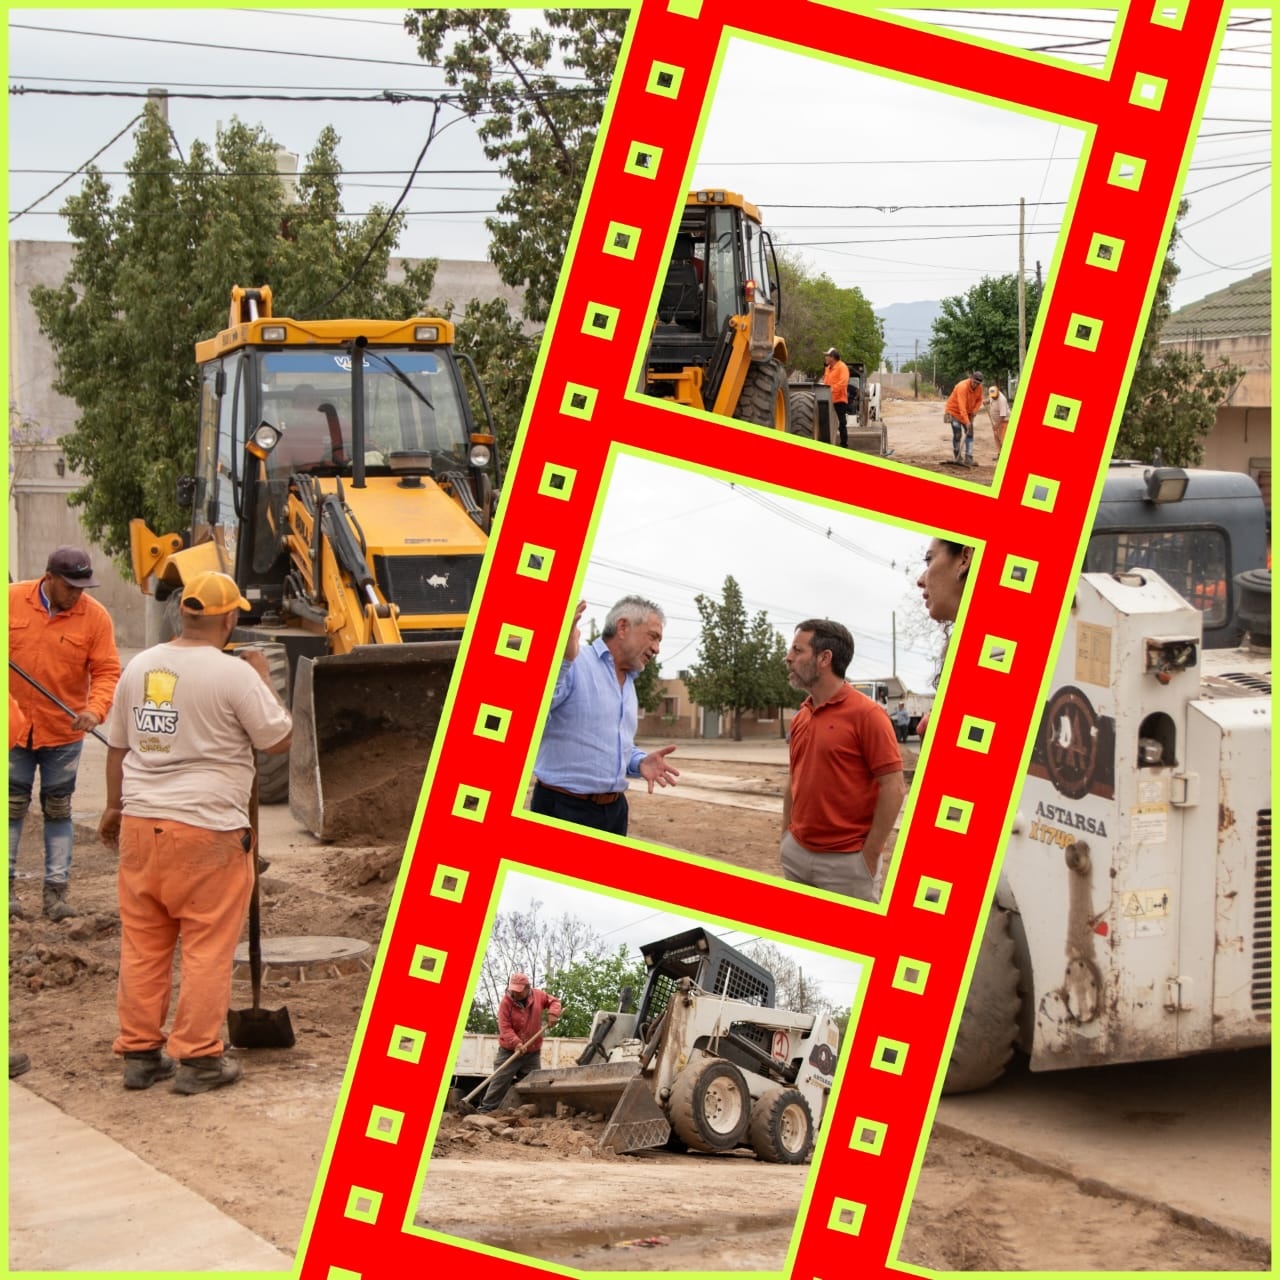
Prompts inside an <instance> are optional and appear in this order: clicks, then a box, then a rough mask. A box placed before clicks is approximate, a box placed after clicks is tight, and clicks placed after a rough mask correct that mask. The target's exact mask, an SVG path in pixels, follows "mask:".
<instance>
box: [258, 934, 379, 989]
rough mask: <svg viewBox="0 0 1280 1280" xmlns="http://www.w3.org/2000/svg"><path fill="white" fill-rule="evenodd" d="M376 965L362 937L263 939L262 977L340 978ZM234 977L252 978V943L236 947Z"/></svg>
mask: <svg viewBox="0 0 1280 1280" xmlns="http://www.w3.org/2000/svg"><path fill="white" fill-rule="evenodd" d="M372 967H373V947H372V946H371V945H370V944H369V943H367V942H361V941H360V939H359V938H326V937H305V938H263V940H262V977H263V981H264V982H265V981H270V980H271V979H272V978H292V979H294V980H295V981H298V982H310V981H314V980H315V979H317V978H341V977H343V976H344V975H345V974H350V973H361V972H363V973H368V972H369V970H370V969H371V968H372ZM234 976H235V977H236V978H239V979H242V980H244V981H246V982H247V981H248V980H249V944H248V942H242V943H241V944H240V945H239V946H238V947H237V948H236V967H235V973H234Z"/></svg>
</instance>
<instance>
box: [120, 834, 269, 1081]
mask: <svg viewBox="0 0 1280 1280" xmlns="http://www.w3.org/2000/svg"><path fill="white" fill-rule="evenodd" d="M248 835H249V833H248V829H247V828H245V829H242V830H239V831H209V830H206V829H205V828H204V827H191V826H188V825H187V824H186V823H185V822H174V821H171V820H170V819H167V818H131V817H125V818H123V819H122V820H121V823H120V870H119V875H118V877H117V881H118V885H119V893H120V985H119V989H118V992H117V996H116V1008H117V1011H118V1013H119V1017H120V1034H119V1035H118V1036H117V1037H116V1039H115V1043H114V1044H113V1045H112V1048H113V1049H114V1050H115V1052H116V1053H135V1052H139V1051H143V1050H147V1049H158V1048H160V1047H161V1046H162V1045H163V1044H164V1042H165V1034H164V1022H165V1018H166V1017H167V1016H168V1013H169V999H170V995H171V993H172V988H173V953H174V948H175V947H176V945H177V943H178V940H179V938H181V940H182V973H181V980H180V983H179V987H178V1007H177V1009H176V1010H175V1012H174V1016H173V1029H172V1030H171V1031H170V1032H169V1054H170V1056H171V1057H174V1058H177V1059H179V1060H181V1059H183V1058H202V1057H207V1056H210V1057H216V1056H217V1055H218V1054H220V1053H221V1052H222V1050H223V1043H222V1036H221V1032H222V1022H223V1019H224V1018H225V1017H226V1015H227V1009H228V1008H229V1007H230V1004H231V971H232V969H233V967H234V965H235V950H236V941H237V939H238V938H239V937H240V928H241V926H242V925H243V923H244V918H245V910H246V908H247V907H248V905H249V896H250V894H251V893H252V892H253V863H252V862H251V861H250V859H251V858H252V857H255V856H256V850H254V851H252V852H250V851H246V849H245V847H244V846H245V842H246V840H247V839H248Z"/></svg>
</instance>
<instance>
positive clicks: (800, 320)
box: [778, 251, 884, 377]
mask: <svg viewBox="0 0 1280 1280" xmlns="http://www.w3.org/2000/svg"><path fill="white" fill-rule="evenodd" d="M778 274H779V275H780V276H781V277H782V278H781V280H780V281H779V283H780V285H781V290H782V318H781V320H780V321H779V322H778V329H779V331H780V332H781V333H782V334H783V335H785V337H786V339H787V356H788V358H789V360H790V362H791V365H792V367H794V368H797V369H803V370H805V371H806V372H808V373H809V374H810V375H811V376H813V377H818V376H820V375H821V372H822V353H823V352H824V351H826V350H827V348H828V347H835V348H837V349H838V350H839V352H840V358H841V359H842V360H844V361H846V362H848V363H852V362H854V361H861V362H862V363H863V364H865V365H866V366H867V368H868V369H878V368H879V367H880V356H881V354H882V353H883V351H884V325H883V323H882V322H881V321H880V319H879V318H878V317H877V316H876V314H875V312H874V311H873V310H872V309H871V303H869V302H868V301H867V299H866V298H865V297H864V296H863V294H862V291H861V290H860V289H857V288H846V289H842V288H840V287H839V286H838V285H836V284H835V283H834V282H833V281H832V280H831V279H830V277H829V276H826V275H823V274H821V273H819V274H818V275H814V274H812V273H811V272H810V271H809V270H808V268H807V267H806V266H805V264H804V262H803V261H802V260H801V259H800V258H799V257H797V256H796V255H794V254H789V253H787V252H785V251H783V252H780V253H779V254H778Z"/></svg>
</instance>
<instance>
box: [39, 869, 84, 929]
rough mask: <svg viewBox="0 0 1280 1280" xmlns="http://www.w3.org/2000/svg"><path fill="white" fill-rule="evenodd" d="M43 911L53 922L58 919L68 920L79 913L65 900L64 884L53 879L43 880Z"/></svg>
mask: <svg viewBox="0 0 1280 1280" xmlns="http://www.w3.org/2000/svg"><path fill="white" fill-rule="evenodd" d="M44 913H45V915H46V916H47V917H48V918H49V919H50V920H52V921H53V922H54V923H55V924H56V923H57V922H58V921H59V920H70V919H71V918H72V917H73V916H77V915H79V914H80V913H79V912H78V911H77V910H76V909H75V908H74V907H73V906H72V905H71V904H70V903H69V902H68V901H67V886H66V884H58V883H57V882H56V881H53V880H46V881H45V882H44Z"/></svg>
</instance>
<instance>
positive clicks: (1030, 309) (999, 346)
mask: <svg viewBox="0 0 1280 1280" xmlns="http://www.w3.org/2000/svg"><path fill="white" fill-rule="evenodd" d="M1040 296H1041V287H1040V283H1039V281H1037V280H1028V281H1027V283H1026V316H1027V334H1028V335H1030V333H1031V331H1032V329H1033V328H1034V326H1035V320H1036V313H1037V312H1038V311H1039V309H1040ZM941 307H942V310H941V314H939V316H938V318H937V319H936V320H934V322H933V335H932V337H931V339H930V342H929V351H930V356H931V358H932V357H936V358H937V368H938V374H937V376H938V382H939V385H940V386H943V387H947V388H948V389H949V388H951V387H953V386H954V385H955V384H956V383H957V382H959V381H960V379H961V378H963V377H966V376H967V375H968V374H969V373H970V372H971V371H972V370H974V369H981V370H982V371H984V372H985V373H986V374H987V375H988V376H989V377H992V378H1000V379H1003V378H1004V377H1005V374H1006V371H1009V372H1017V370H1018V277H1017V275H1016V274H1012V275H1005V276H984V277H983V278H982V279H981V280H979V281H978V283H977V284H975V285H974V286H973V288H972V289H970V290H969V291H968V292H967V293H964V294H960V295H957V296H955V297H951V298H943V300H942V303H941ZM924 367H925V366H924V364H923V357H922V358H921V369H922V370H923V368H924Z"/></svg>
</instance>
